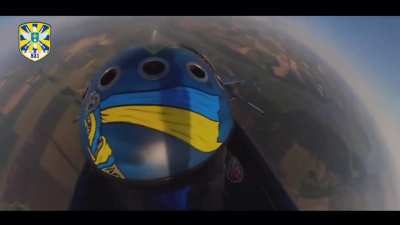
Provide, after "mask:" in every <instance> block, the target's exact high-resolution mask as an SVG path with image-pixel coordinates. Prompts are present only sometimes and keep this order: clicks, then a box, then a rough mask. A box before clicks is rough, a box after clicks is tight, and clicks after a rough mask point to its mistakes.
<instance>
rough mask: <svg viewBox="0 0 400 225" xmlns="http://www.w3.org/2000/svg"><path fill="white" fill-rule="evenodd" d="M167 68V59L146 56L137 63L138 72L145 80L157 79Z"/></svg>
mask: <svg viewBox="0 0 400 225" xmlns="http://www.w3.org/2000/svg"><path fill="white" fill-rule="evenodd" d="M168 70H169V66H168V63H167V61H165V60H164V59H162V58H148V59H145V60H144V61H143V62H142V63H141V64H140V65H139V72H140V74H141V75H142V76H143V78H145V79H147V80H158V79H160V78H162V77H164V76H165V75H166V74H167V72H168Z"/></svg>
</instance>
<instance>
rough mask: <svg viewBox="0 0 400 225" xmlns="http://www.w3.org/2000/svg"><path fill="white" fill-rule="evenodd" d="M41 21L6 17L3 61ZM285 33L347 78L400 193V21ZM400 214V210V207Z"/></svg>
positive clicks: (342, 23) (365, 20) (303, 24)
mask: <svg viewBox="0 0 400 225" xmlns="http://www.w3.org/2000/svg"><path fill="white" fill-rule="evenodd" d="M35 19H36V18H33V17H30V18H21V17H18V18H16V17H0V32H1V33H2V45H1V46H0V47H2V49H3V50H2V51H1V52H0V66H1V58H2V57H4V56H6V55H8V54H9V51H5V50H4V49H5V48H9V50H10V51H11V52H12V53H14V54H19V53H18V51H17V50H16V43H15V32H16V31H17V28H16V27H17V26H18V24H19V23H21V22H26V21H31V20H35ZM83 19H88V18H83V17H47V18H46V22H49V23H50V24H52V25H53V27H58V28H59V29H60V27H61V26H66V25H69V24H71V25H73V24H75V23H76V22H77V21H80V22H81V21H82V20H83ZM277 19H279V20H280V21H281V22H282V23H283V24H284V27H285V26H286V27H285V29H286V30H287V31H288V32H289V33H290V34H292V36H294V37H295V38H297V39H298V40H299V41H301V42H303V43H304V44H305V45H306V46H308V47H310V48H311V49H313V50H314V51H315V52H316V53H317V54H318V55H319V56H320V57H322V58H324V59H325V61H327V62H328V63H330V64H331V66H332V67H333V68H335V69H336V70H337V72H338V73H339V74H341V75H343V76H344V80H346V81H347V82H348V83H349V84H350V85H351V86H352V87H353V88H354V89H355V91H356V94H358V95H359V96H360V97H361V99H362V100H363V102H364V103H365V104H366V106H367V108H368V110H369V111H370V112H371V114H372V116H373V117H374V118H375V120H376V121H377V125H378V128H379V130H380V132H381V133H382V134H383V137H384V139H385V141H386V143H387V144H388V147H389V148H390V149H391V151H392V153H393V155H394V157H393V163H394V165H396V164H399V166H398V169H396V170H397V171H398V176H397V177H398V178H399V185H398V187H399V189H400V138H399V134H400V17H355V16H353V17H350V16H346V17H344V16H341V17H332V16H319V17H315V16H313V17H305V16H303V17H277ZM398 207H399V208H400V205H399V206H398Z"/></svg>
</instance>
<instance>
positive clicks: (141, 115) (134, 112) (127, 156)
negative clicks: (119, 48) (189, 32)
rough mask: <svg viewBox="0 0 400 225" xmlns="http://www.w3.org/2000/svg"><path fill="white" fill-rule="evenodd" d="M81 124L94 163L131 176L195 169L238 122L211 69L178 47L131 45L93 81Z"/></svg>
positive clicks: (165, 174)
mask: <svg viewBox="0 0 400 225" xmlns="http://www.w3.org/2000/svg"><path fill="white" fill-rule="evenodd" d="M79 122H80V123H79V124H80V129H81V137H82V138H81V139H82V145H83V150H84V153H85V155H86V156H87V158H88V159H89V161H90V162H91V163H92V164H93V165H94V166H95V167H96V168H97V169H98V170H100V171H102V172H104V173H105V174H109V175H112V176H114V177H117V178H119V179H126V180H129V181H154V180H162V179H168V178H171V177H177V176H181V175H184V174H186V173H188V172H190V171H193V170H194V169H196V168H198V167H200V166H201V165H202V164H205V163H206V162H207V161H209V160H210V159H211V158H212V157H213V155H215V154H216V153H218V151H219V150H221V149H222V148H223V146H224V143H226V141H227V139H228V137H229V134H230V132H231V130H232V127H233V119H232V115H231V111H230V107H229V102H228V96H227V95H226V94H225V92H224V90H223V88H222V87H221V86H220V85H219V83H218V81H217V79H216V75H215V72H214V70H213V68H212V67H211V65H210V64H209V63H208V62H207V60H205V58H204V57H202V56H201V55H199V54H198V53H196V52H195V51H192V50H190V49H187V48H181V47H164V48H152V47H143V48H132V49H129V50H127V51H125V52H123V53H122V54H120V55H119V56H117V57H116V58H114V59H113V60H111V61H110V62H109V63H108V64H106V65H105V66H104V67H103V68H101V69H100V70H99V71H98V72H97V73H96V74H95V76H94V77H93V79H92V80H91V81H90V82H89V85H88V87H87V90H86V92H85V95H84V98H83V102H82V106H81V114H80V120H79Z"/></svg>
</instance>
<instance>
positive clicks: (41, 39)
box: [18, 22, 51, 62]
mask: <svg viewBox="0 0 400 225" xmlns="http://www.w3.org/2000/svg"><path fill="white" fill-rule="evenodd" d="M50 36H51V26H50V25H49V24H47V23H42V22H29V23H22V24H20V25H19V26H18V39H19V51H20V52H21V54H22V55H23V56H24V57H25V58H27V59H29V60H31V61H34V62H36V61H39V60H41V59H43V58H44V57H46V56H47V55H48V54H49V52H50Z"/></svg>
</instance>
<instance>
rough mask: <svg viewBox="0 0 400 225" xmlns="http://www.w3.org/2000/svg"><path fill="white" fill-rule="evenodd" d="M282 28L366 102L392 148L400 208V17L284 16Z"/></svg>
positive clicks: (392, 203) (394, 205)
mask: <svg viewBox="0 0 400 225" xmlns="http://www.w3.org/2000/svg"><path fill="white" fill-rule="evenodd" d="M279 19H280V22H282V24H281V25H282V27H284V28H283V29H285V30H286V31H287V32H288V33H289V34H291V35H292V36H293V37H295V38H296V39H297V40H298V41H301V42H302V43H303V44H305V45H306V46H307V47H310V48H311V49H313V50H314V51H315V52H316V53H317V54H318V55H319V56H320V57H321V58H323V59H324V60H325V61H327V62H328V64H330V65H331V66H332V68H334V69H335V70H336V71H337V72H338V74H339V75H341V76H342V77H343V79H344V80H345V81H346V82H347V83H348V84H349V85H350V86H351V87H352V88H353V90H354V92H355V94H356V95H358V96H359V97H360V98H361V101H362V102H363V103H364V104H365V106H366V107H367V109H368V112H369V113H370V114H371V115H372V117H373V118H374V120H375V122H376V125H377V129H378V132H379V133H380V134H381V136H382V138H383V140H384V142H385V144H386V146H387V147H388V149H389V157H388V158H389V160H390V165H391V167H392V168H393V170H392V172H393V174H390V175H388V176H389V177H388V178H389V179H390V180H391V181H392V182H394V184H395V185H394V186H391V187H390V186H389V185H387V188H388V191H387V193H393V191H394V192H395V193H396V195H397V196H393V195H389V196H388V197H387V204H388V206H387V207H388V208H389V209H397V210H399V209H400V195H399V194H400V192H399V190H400V138H399V137H400V136H399V134H400V42H399V40H400V17H327V16H326V17H282V18H279Z"/></svg>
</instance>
